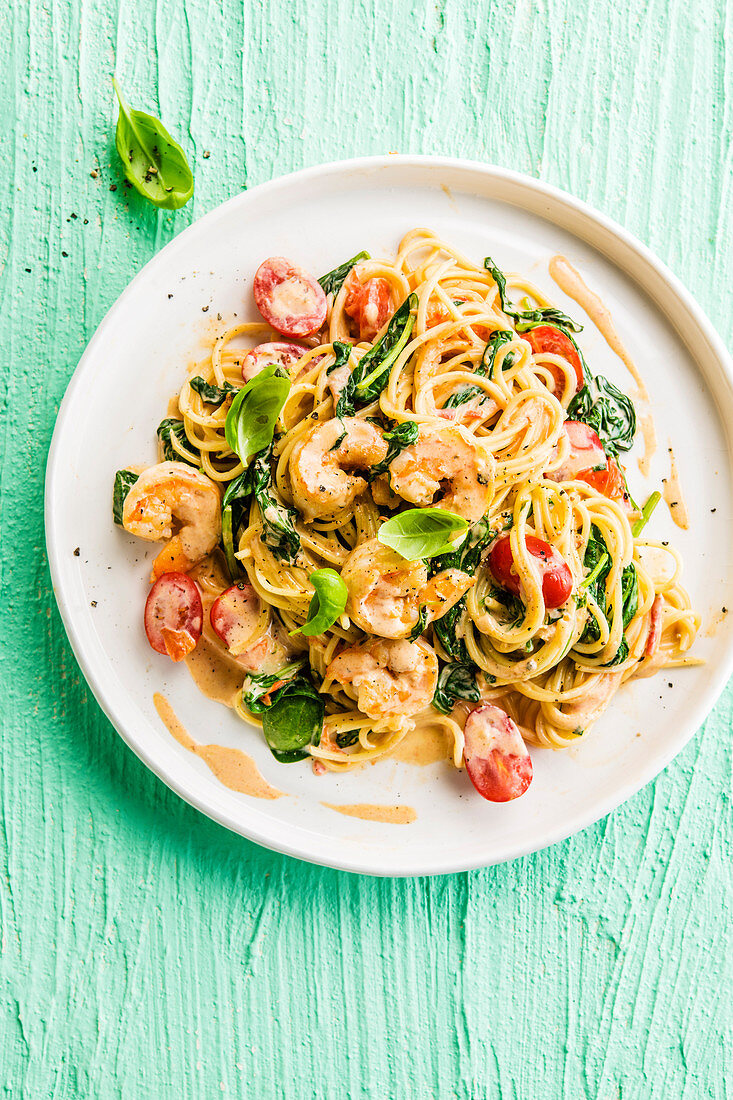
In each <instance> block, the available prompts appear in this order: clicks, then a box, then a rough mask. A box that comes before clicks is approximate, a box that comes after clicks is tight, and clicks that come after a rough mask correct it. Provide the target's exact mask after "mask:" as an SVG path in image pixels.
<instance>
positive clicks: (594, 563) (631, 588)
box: [580, 524, 639, 667]
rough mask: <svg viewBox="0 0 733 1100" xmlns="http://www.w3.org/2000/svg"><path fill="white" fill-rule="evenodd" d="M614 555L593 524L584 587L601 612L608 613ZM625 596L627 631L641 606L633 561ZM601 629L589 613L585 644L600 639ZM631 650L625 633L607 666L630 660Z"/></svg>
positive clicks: (624, 581) (623, 587)
mask: <svg viewBox="0 0 733 1100" xmlns="http://www.w3.org/2000/svg"><path fill="white" fill-rule="evenodd" d="M611 560H612V559H611V555H610V553H609V551H608V547H607V546H606V543H605V540H604V538H603V535H602V534H601V532H600V530H599V529H598V527H596V525H595V524H593V526H592V527H591V537H590V538H589V539H588V544H587V546H586V549H585V556H584V558H583V564H584V566H585V568H586V569H588V570H589V571H590V572H589V575H588V576H587V577H586V579H585V581H584V582H583V587H585V589H586V591H587V592H588V594H589V595H590V596H592V597H593V600H594V601H595V603H596V604H597V605H598V609H599V611H600V612H601V614H602V615H603V616H604V617H605V618H607V617H608V606H607V603H606V579H607V577H608V573H609V571H610V569H611ZM621 598H622V612H621V614H622V621H623V629H624V631H625V630H626V628H627V627H628V625H629V623H630V622H631V620H632V619H633V617H634V615H635V614H636V611H637V608H638V606H639V578H638V576H637V572H636V569H635V568H634V565H633V563H631V562H630V563H629V564H628V565H627V566H625V568H624V570H623V572H622V574H621ZM600 637H601V631H600V627H599V626H598V623H597V622H596V620H595V618H594V616H592V615H590V616H589V617H588V622H587V623H586V626H585V630H584V631H583V633H582V635H581V637H580V641H581V642H582V643H584V644H587V643H590V642H597V641H599V640H600ZM628 653H629V646H628V643H627V641H626V637H625V636H624V637H623V638H622V640H621V644H620V645H619V648H618V650H617V652H616V654H615V656H614V657H613V658H612V660H610V661H607V662H606V665H605V666H604V667H609V666H611V665H617V664H621V663H622V662H623V661H625V660H626V657H627V656H628Z"/></svg>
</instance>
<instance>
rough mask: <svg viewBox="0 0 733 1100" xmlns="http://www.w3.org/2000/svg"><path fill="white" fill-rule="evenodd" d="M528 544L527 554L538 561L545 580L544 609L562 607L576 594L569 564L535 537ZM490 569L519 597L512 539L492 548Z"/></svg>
mask: <svg viewBox="0 0 733 1100" xmlns="http://www.w3.org/2000/svg"><path fill="white" fill-rule="evenodd" d="M525 541H526V545H527V550H528V551H529V553H530V554H531V555H532V557H533V558H536V560H537V565H538V567H539V571H540V576H541V578H542V598H543V599H544V601H545V607H547V608H553V607H560V606H561V605H562V604H564V603H565V601H566V600H567V598H568V596H569V595H570V593H571V592H572V590H573V575H572V573H571V572H570V569H569V567H568V564H567V562H566V561H565V559H564V558H563V556H562V555H561V554H560V553H559V552H558V551H557V550H556V549H555V547H554V546H550V544H549V542H545V541H544V540H543V539H538V538H535V536H534V535H527V537H526V540H525ZM489 569H490V570H491V572H492V573H493V575H494V576H495V577H496V579H497V581H498V582H499V584H500V585H502V586H503V587H504V588H508V589H509V591H510V592H513V593H514V595H515V596H518V595H519V577H518V576H517V574H516V573H515V572H514V557H513V555H512V547H511V539H510V537H509V535H502V536H501V538H500V539H497V541H496V542H495V543H494V545H493V546H492V548H491V552H490V553H489Z"/></svg>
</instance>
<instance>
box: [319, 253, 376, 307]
mask: <svg viewBox="0 0 733 1100" xmlns="http://www.w3.org/2000/svg"><path fill="white" fill-rule="evenodd" d="M368 259H370V256H369V253H368V252H357V254H356V256H352V257H351V259H350V260H346V261H345V262H344V263H342V264H340V265H339V267H335V268H334V269H333V271H329V272H328V274H327V275H321V277H320V279H319V280H318V282H319V283H320V284H321V287H322V288H323V293H324V294H333V296H334V298H335V297H336V295H337V294H338V292H339V291H340V290H341V287H342V286H343V284H344V282H345V281H346V277H347V275H348V274H349V272H350V271H351V269H352V267H354V266H355V265H356V264H358V263H359V262H360V261H361V260H368Z"/></svg>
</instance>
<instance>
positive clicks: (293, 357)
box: [242, 340, 308, 382]
mask: <svg viewBox="0 0 733 1100" xmlns="http://www.w3.org/2000/svg"><path fill="white" fill-rule="evenodd" d="M307 350H308V349H307V348H304V347H302V346H301V345H300V344H281V343H279V342H278V341H275V340H273V341H271V342H270V343H269V344H258V345H257V347H256V348H252V350H251V351H248V352H247V354H246V355H245V357H244V359H243V360H242V378H243V379H244V380H245V382H250V381H251V380H252V379H253V378H254V376H255V375H256V374H259V373H260V371H261V370H263V368H264V367H269V366H270V364H271V363H274V364H275V365H279V366H281V367H285V369H286V370H287V371H290V368H291V367H292V366H293V364H294V363H297V362H298V360H299V359H300V357H301V355H304V354H305V352H306V351H307Z"/></svg>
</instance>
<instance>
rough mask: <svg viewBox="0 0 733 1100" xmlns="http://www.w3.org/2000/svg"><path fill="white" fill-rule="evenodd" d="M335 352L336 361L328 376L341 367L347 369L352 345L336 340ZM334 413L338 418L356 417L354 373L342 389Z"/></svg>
mask: <svg viewBox="0 0 733 1100" xmlns="http://www.w3.org/2000/svg"><path fill="white" fill-rule="evenodd" d="M333 352H334V355H335V361H334V362H333V363H332V364H331V366H330V367H329V368H328V370H327V371H326V374H327V375H329V374H333V372H334V371H336V370H339V369H340V368H341V367H345V366H346V364H347V363H348V361H349V356H350V355H351V344H344V343H343V342H342V341H340V340H334V342H333ZM334 413H335V415H336V416H338V417H344V416H353V415H354V373H353V371H352V373H351V374H350V375H349V378H348V380H347V382H346V385H345V386H344V387H343V388H342V390H341V393H340V394H339V399H338V401H337V402H336V408H335V409H334Z"/></svg>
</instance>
